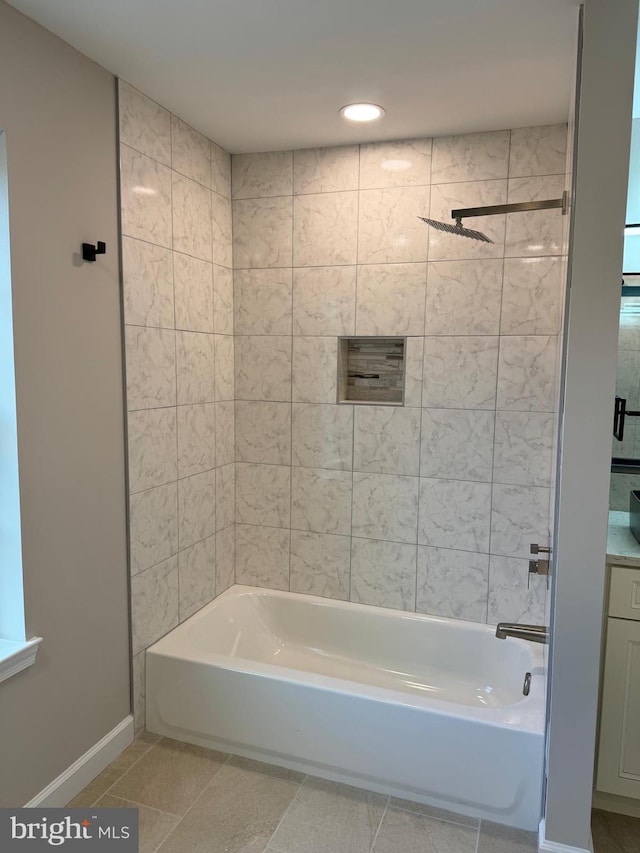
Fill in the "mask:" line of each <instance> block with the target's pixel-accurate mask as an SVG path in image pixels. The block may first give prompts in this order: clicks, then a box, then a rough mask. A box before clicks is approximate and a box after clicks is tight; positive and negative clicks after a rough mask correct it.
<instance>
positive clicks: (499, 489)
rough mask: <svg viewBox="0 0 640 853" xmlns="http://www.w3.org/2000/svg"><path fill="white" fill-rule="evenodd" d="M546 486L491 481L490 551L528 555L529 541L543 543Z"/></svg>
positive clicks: (546, 517)
mask: <svg viewBox="0 0 640 853" xmlns="http://www.w3.org/2000/svg"><path fill="white" fill-rule="evenodd" d="M548 539H549V489H547V488H542V487H538V486H504V485H501V484H497V483H496V484H494V486H493V498H492V502H491V553H492V554H500V555H502V556H505V557H522V558H523V559H524V558H525V557H528V556H529V545H530V544H531V543H532V542H537V543H538V544H539V545H547V544H548Z"/></svg>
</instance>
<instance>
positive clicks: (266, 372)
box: [235, 335, 291, 402]
mask: <svg viewBox="0 0 640 853" xmlns="http://www.w3.org/2000/svg"><path fill="white" fill-rule="evenodd" d="M235 364H236V399H238V400H271V401H276V402H277V401H286V400H290V399H291V338H290V337H285V336H280V335H272V336H267V337H265V336H260V335H246V336H245V335H236V337H235Z"/></svg>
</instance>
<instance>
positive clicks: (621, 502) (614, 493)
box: [609, 474, 640, 512]
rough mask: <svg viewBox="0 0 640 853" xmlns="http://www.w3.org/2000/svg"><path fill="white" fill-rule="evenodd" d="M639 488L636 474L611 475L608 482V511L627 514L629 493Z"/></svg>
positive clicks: (638, 478) (639, 481)
mask: <svg viewBox="0 0 640 853" xmlns="http://www.w3.org/2000/svg"><path fill="white" fill-rule="evenodd" d="M638 488H640V477H638V475H637V474H612V475H611V478H610V481H609V509H610V510H614V511H616V512H629V492H630V491H631V490H632V489H638Z"/></svg>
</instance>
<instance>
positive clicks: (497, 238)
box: [418, 181, 521, 261]
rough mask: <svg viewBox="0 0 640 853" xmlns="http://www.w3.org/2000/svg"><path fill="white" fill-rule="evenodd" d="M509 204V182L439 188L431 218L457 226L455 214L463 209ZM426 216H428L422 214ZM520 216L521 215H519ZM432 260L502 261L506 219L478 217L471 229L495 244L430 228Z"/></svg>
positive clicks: (434, 192)
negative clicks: (454, 221) (498, 259)
mask: <svg viewBox="0 0 640 853" xmlns="http://www.w3.org/2000/svg"><path fill="white" fill-rule="evenodd" d="M506 201H507V182H506V181H468V182H464V183H459V184H438V185H436V186H433V187H431V207H430V213H429V214H428V215H429V218H430V219H437V220H438V221H439V222H448V223H450V224H454V223H453V220H452V219H451V211H452V210H455V209H457V208H461V207H484V206H485V205H490V204H505V203H506ZM418 215H419V216H426V215H427V214H424V213H422V214H420V213H419V214H418ZM517 215H518V216H520V215H521V214H517ZM421 224H422V225H423V226H424V227H425V228H427V229H428V239H429V260H430V261H453V260H465V259H467V260H468V259H472V258H501V257H502V256H503V255H504V235H505V228H506V217H505V216H478V217H475V218H474V219H473V225H471V226H470V227H472V228H474V229H476V230H477V231H482V233H483V234H486V235H487V237H489V239H491V240H493V243H480V242H478V241H477V240H466V239H464V238H463V237H457V236H456V235H455V234H446V233H444V232H443V231H437V230H436V229H435V228H429V226H427V225H426V224H425V223H421Z"/></svg>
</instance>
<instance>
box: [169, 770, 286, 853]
mask: <svg viewBox="0 0 640 853" xmlns="http://www.w3.org/2000/svg"><path fill="white" fill-rule="evenodd" d="M231 757H232V754H231V753H227V757H226V758H225V760H224V761H223V762H222V764H221V765H220V767H219V768H218V769H217V770H216V772H215V773H214V774H213V776H212V777H211V779H210V780H209V781H208V782H207V784H206V785H205V786H204V788H203V789H202V790H201V791H200V793H199V794H198V796H197V797H196V798H195V800H194V801H193V802H192V803H191V805H190V806H189V808H188V809H187V810H186V812H185V813H184V814H183V815H182V817H180V819H179V820H178V822H177V823H176V825H175V826H174V827H173V829H172V830H171V832H170V833H169V834H168V835H167V837H166V838H165V839H164V841H163V842H162V845H161V847H162V846H163V845H164V844H166V842H167V841H168V840H169V838H170V837H171V836H172V835H173V833H174V832H176V831H177V829H178V827H179V826H180V824H181V823H182V822H183V820H184V819H185V818H186V817H187V816H188V815H189V813H190V812H191V811H192V809H193V808H194V807H195V805H196V804H197V803H198V802H199V801H200V800H201V799H202V797H203V796H204V795H205V794H206V792H207V791H208V790H209V788H210V787H211V786H212V785H213V782H214V780H215V779H216V778H217V776H218V774H219V773H220V771H221V770H222V768H223V767H225V766H226V765H227V762H228V761H229V759H230V758H231ZM231 766H233V765H231ZM237 769H242V768H237ZM256 772H258V773H260V772H261V771H259V770H258V771H256ZM261 775H263V776H268V774H267V773H262V774H261ZM270 778H274V777H270ZM279 781H283V782H286V784H287V785H296V784H297V785H298V788H299V787H300V785H299V783H296V782H289V781H288V780H287V779H282V780H279ZM296 794H297V791H296ZM294 799H295V796H294V797H292V798H291V802H293V800H294ZM290 805H291V803H289V806H290ZM289 806H287V810H288V808H289ZM178 817H179V816H178ZM272 837H273V836H272ZM269 840H271V839H269ZM158 849H160V848H158Z"/></svg>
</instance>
